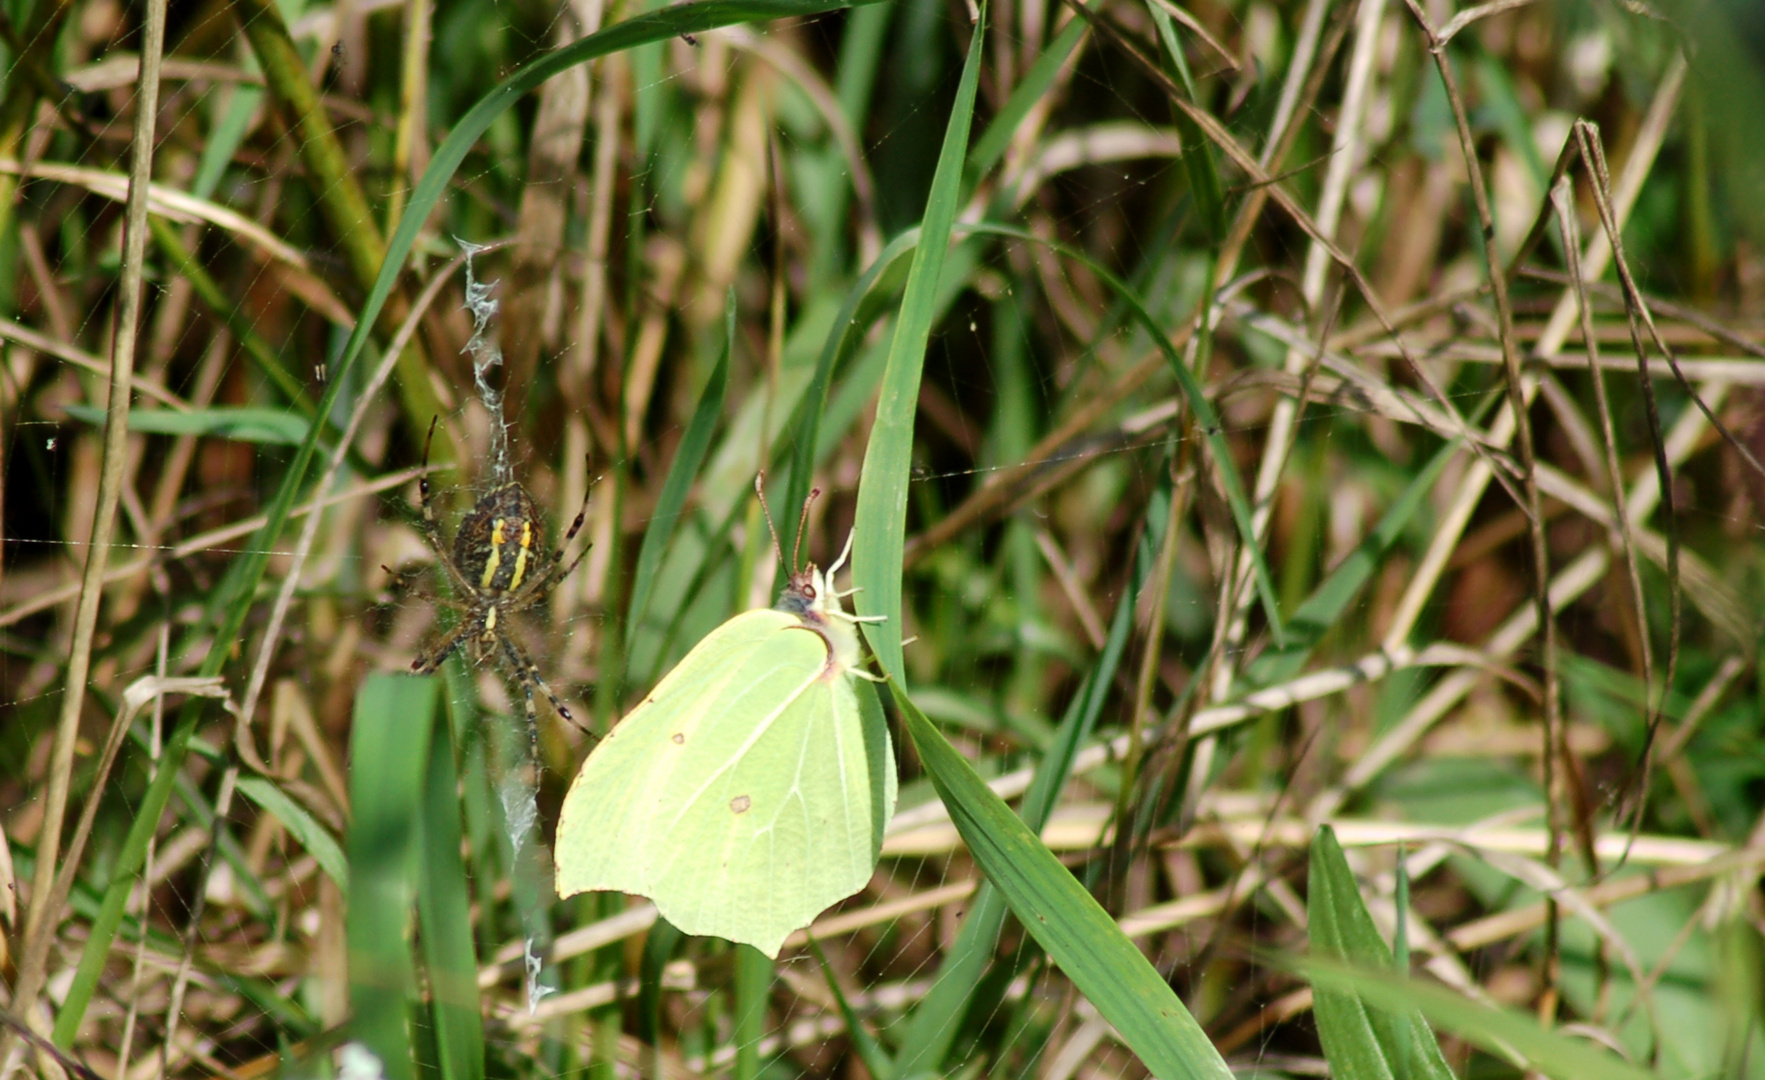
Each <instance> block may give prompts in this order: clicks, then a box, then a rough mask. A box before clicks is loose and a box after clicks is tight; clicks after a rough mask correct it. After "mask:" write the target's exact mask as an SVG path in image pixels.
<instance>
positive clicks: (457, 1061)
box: [417, 680, 484, 1080]
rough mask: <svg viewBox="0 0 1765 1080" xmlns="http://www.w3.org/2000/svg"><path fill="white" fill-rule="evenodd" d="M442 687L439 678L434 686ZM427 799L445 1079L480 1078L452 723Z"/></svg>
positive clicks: (433, 1006) (427, 908) (429, 961)
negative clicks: (451, 730)
mask: <svg viewBox="0 0 1765 1080" xmlns="http://www.w3.org/2000/svg"><path fill="white" fill-rule="evenodd" d="M433 681H436V682H441V681H442V680H433ZM435 731H436V736H435V744H434V747H433V748H432V749H431V750H430V753H429V770H428V777H427V780H426V785H425V790H424V795H423V801H424V806H423V812H422V814H421V816H420V817H419V819H418V820H419V823H420V825H421V828H422V833H423V836H422V870H421V875H420V877H419V882H420V885H419V888H418V890H417V922H418V926H419V928H420V929H421V933H420V935H419V937H420V939H421V941H422V945H423V966H424V967H425V969H426V970H427V972H428V976H429V997H430V1011H431V1014H432V1016H433V1019H434V1022H435V1053H436V1057H437V1058H438V1059H439V1064H440V1066H441V1078H442V1080H483V1078H484V1015H483V1009H482V1006H481V1003H480V1001H479V998H478V957H477V953H476V950H475V949H474V948H473V944H472V896H471V890H470V888H469V887H468V886H467V884H466V864H465V860H464V859H462V858H461V857H460V840H461V833H460V797H459V786H460V785H459V776H458V774H457V773H456V772H455V770H454V747H453V737H452V734H451V732H450V730H449V725H448V724H446V723H441V724H437V725H435Z"/></svg>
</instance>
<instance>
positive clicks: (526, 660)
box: [491, 626, 588, 733]
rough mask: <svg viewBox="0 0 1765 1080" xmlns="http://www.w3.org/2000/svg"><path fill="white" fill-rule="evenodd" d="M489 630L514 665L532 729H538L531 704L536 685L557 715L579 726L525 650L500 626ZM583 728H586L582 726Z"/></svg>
mask: <svg viewBox="0 0 1765 1080" xmlns="http://www.w3.org/2000/svg"><path fill="white" fill-rule="evenodd" d="M491 632H492V633H493V634H495V635H496V639H497V641H498V643H500V644H501V645H502V647H503V654H504V655H506V656H507V657H508V658H509V663H510V664H512V665H514V668H515V677H516V679H518V680H519V681H520V683H521V689H522V690H523V691H525V692H526V695H527V722H528V723H529V724H530V725H532V727H533V730H534V731H535V732H536V733H537V732H538V730H539V714H538V713H537V712H536V711H535V709H534V706H533V688H534V687H536V686H537V687H538V688H539V689H540V692H541V693H543V694H545V696H546V700H548V701H550V702H551V703H552V708H554V709H556V710H558V715H559V716H561V717H563V718H564V719H565V720H568V721H569V722H570V723H572V724H575V725H576V726H577V727H579V728H581V727H582V725H581V724H577V723H576V717H575V716H574V715H572V714H571V712H570V710H569V708H568V707H567V706H566V705H565V704H564V703H563V702H562V701H559V700H558V695H557V694H555V693H553V692H552V688H551V684H550V683H548V682H546V681H545V676H543V675H541V674H540V673H539V665H538V664H535V663H534V662H533V658H532V657H530V656H528V655H527V650H526V649H523V648H522V647H521V646H520V645H519V644H517V643H516V641H515V639H514V638H511V637H510V636H509V635H508V634H507V633H505V632H504V631H503V628H502V627H501V626H496V627H493V628H492V630H491ZM583 730H584V731H586V730H588V729H587V728H583Z"/></svg>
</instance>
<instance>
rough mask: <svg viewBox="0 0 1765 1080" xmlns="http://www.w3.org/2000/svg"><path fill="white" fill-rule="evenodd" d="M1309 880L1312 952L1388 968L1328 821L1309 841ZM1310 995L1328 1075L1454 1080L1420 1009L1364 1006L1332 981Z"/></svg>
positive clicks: (1348, 1079) (1387, 954)
mask: <svg viewBox="0 0 1765 1080" xmlns="http://www.w3.org/2000/svg"><path fill="white" fill-rule="evenodd" d="M1308 880H1309V882H1310V884H1309V887H1308V896H1307V897H1306V925H1307V930H1308V933H1309V934H1310V937H1311V950H1312V953H1313V954H1314V955H1316V956H1322V957H1329V958H1331V959H1336V960H1347V961H1350V962H1351V963H1353V964H1355V965H1357V966H1361V967H1383V968H1385V969H1387V970H1389V969H1390V967H1391V963H1392V959H1391V950H1390V949H1389V948H1387V947H1386V945H1385V939H1384V938H1382V937H1380V936H1379V928H1378V927H1376V926H1374V925H1373V917H1372V915H1371V914H1369V913H1368V912H1367V905H1366V904H1365V903H1364V902H1363V901H1362V900H1361V894H1360V889H1359V888H1358V887H1357V886H1356V884H1355V880H1354V874H1353V873H1352V872H1350V870H1349V869H1348V861H1347V860H1346V859H1344V858H1343V857H1342V847H1341V845H1339V844H1337V842H1336V833H1335V831H1334V830H1332V829H1331V828H1330V827H1329V826H1328V825H1326V826H1324V827H1323V828H1321V829H1319V830H1318V833H1317V836H1316V838H1315V839H1314V840H1313V841H1312V847H1311V876H1310V878H1309V879H1308ZM1313 994H1314V997H1313V1004H1312V1012H1313V1013H1314V1014H1315V1015H1316V1016H1317V1019H1318V1037H1319V1038H1320V1039H1321V1040H1322V1041H1323V1044H1324V1057H1325V1058H1327V1059H1328V1060H1329V1062H1330V1074H1331V1075H1332V1076H1339V1077H1342V1078H1343V1080H1385V1078H1387V1077H1398V1076H1401V1077H1404V1078H1405V1080H1409V1078H1411V1077H1426V1078H1427V1080H1452V1076H1453V1073H1452V1069H1451V1068H1450V1067H1448V1065H1447V1064H1446V1059H1445V1058H1444V1057H1442V1056H1441V1054H1440V1044H1439V1043H1438V1042H1436V1041H1435V1039H1434V1035H1433V1033H1432V1032H1430V1031H1429V1030H1428V1024H1427V1022H1426V1021H1425V1020H1423V1018H1422V1014H1421V1013H1419V1012H1416V1011H1415V1010H1413V1009H1404V1010H1400V1011H1397V1012H1391V1011H1387V1010H1385V1009H1380V1008H1368V1007H1367V1003H1366V1002H1364V1001H1362V1000H1361V999H1360V998H1359V997H1357V996H1356V995H1355V994H1354V993H1353V992H1352V991H1345V990H1342V989H1340V988H1338V987H1334V986H1326V985H1320V986H1315V987H1314V988H1313ZM1417 1063H1419V1064H1420V1066H1421V1067H1420V1069H1417V1068H1416V1065H1417ZM1406 1064H1407V1067H1405V1065H1406Z"/></svg>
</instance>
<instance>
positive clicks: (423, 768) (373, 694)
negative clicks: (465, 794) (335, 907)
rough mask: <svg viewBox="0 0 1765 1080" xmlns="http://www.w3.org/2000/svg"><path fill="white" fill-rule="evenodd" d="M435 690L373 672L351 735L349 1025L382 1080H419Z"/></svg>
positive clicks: (425, 681)
mask: <svg viewBox="0 0 1765 1080" xmlns="http://www.w3.org/2000/svg"><path fill="white" fill-rule="evenodd" d="M436 685H437V684H436V680H434V679H429V678H420V677H417V676H413V675H392V674H387V673H384V672H375V673H373V674H371V675H369V676H368V681H367V682H366V683H364V684H363V685H362V689H361V693H360V694H359V695H357V697H356V701H355V718H354V721H353V724H352V727H351V729H350V748H349V751H350V752H349V762H350V777H349V780H350V783H349V801H350V815H351V816H350V822H349V840H348V851H349V876H350V880H351V881H352V882H354V886H355V887H354V888H353V889H352V890H351V892H350V901H349V912H348V915H347V918H346V920H345V922H346V925H345V934H346V937H347V938H348V941H349V1002H350V1010H351V1014H352V1016H353V1018H354V1019H353V1020H352V1021H351V1023H352V1024H353V1026H354V1036H355V1038H356V1039H358V1040H360V1041H361V1042H362V1043H363V1044H364V1045H366V1046H367V1048H368V1049H369V1050H371V1051H372V1052H373V1053H374V1056H376V1057H377V1058H379V1059H380V1064H381V1068H382V1069H383V1070H384V1073H383V1075H384V1076H385V1077H386V1080H413V1078H414V1076H415V1073H414V1062H413V1060H412V1057H411V1043H410V1035H409V1026H410V1025H409V1020H410V1016H409V1012H410V1006H411V1002H412V996H413V994H414V993H415V990H416V971H415V968H414V964H413V957H412V956H411V947H410V940H409V935H408V934H407V933H406V928H407V927H408V926H409V925H410V918H411V904H412V902H413V901H414V900H415V899H416V892H417V873H418V853H419V844H420V841H421V835H420V834H421V831H422V826H421V820H422V815H423V802H424V797H423V795H424V788H425V781H426V774H427V772H428V764H429V742H430V737H431V735H432V733H433V731H434V728H435V688H436Z"/></svg>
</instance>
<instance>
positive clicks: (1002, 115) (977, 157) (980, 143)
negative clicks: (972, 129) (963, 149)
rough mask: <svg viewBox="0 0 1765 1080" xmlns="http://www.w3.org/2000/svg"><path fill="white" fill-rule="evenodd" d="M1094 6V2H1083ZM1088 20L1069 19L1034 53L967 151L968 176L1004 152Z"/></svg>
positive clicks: (996, 160)
mask: <svg viewBox="0 0 1765 1080" xmlns="http://www.w3.org/2000/svg"><path fill="white" fill-rule="evenodd" d="M1086 6H1087V7H1094V6H1096V5H1095V4H1089V5H1086ZM1089 26H1090V23H1088V22H1086V21H1085V20H1084V19H1070V20H1068V21H1067V24H1066V25H1065V26H1063V27H1061V30H1060V33H1058V34H1056V35H1054V40H1053V41H1051V42H1049V43H1048V47H1047V48H1046V49H1043V50H1042V55H1040V56H1038V57H1036V62H1035V63H1033V64H1031V65H1030V67H1029V70H1028V71H1026V72H1024V73H1023V79H1022V81H1020V82H1019V83H1018V84H1017V86H1016V87H1014V88H1013V89H1012V91H1011V96H1010V97H1009V98H1007V99H1005V107H1004V108H1002V109H1000V110H999V111H998V113H996V114H995V115H994V116H993V120H992V122H991V123H989V124H988V125H987V129H986V130H985V131H983V132H981V137H980V138H978V139H976V140H975V141H974V148H973V149H972V150H970V151H969V152H968V175H969V179H970V180H975V179H978V178H979V177H981V176H984V175H986V173H987V170H989V169H991V168H992V167H993V166H994V165H997V164H998V163H999V159H1000V158H1001V157H1004V156H1005V148H1006V147H1008V146H1010V145H1011V137H1012V136H1013V135H1015V134H1017V126H1018V125H1019V124H1021V123H1023V118H1024V117H1025V116H1028V115H1029V111H1030V109H1031V108H1033V107H1034V106H1035V104H1036V103H1037V102H1038V101H1041V100H1042V98H1043V97H1044V96H1045V95H1046V94H1047V93H1048V90H1049V87H1051V86H1053V85H1054V80H1055V78H1056V77H1057V76H1059V74H1060V68H1061V66H1062V65H1063V64H1065V63H1066V58H1067V57H1069V56H1071V55H1072V51H1073V50H1074V49H1076V48H1078V45H1079V39H1081V38H1083V37H1084V36H1085V30H1086V29H1087V28H1088V27H1089Z"/></svg>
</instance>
